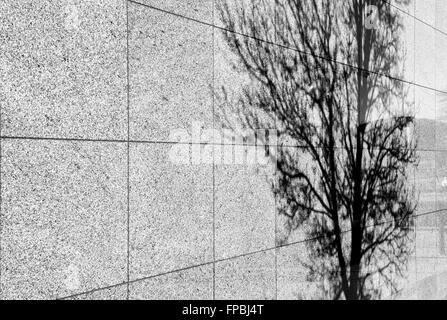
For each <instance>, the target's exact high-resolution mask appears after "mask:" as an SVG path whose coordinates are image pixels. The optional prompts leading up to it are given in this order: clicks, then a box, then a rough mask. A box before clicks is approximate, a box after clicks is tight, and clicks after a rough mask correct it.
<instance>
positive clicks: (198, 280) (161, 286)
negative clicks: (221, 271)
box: [129, 264, 213, 300]
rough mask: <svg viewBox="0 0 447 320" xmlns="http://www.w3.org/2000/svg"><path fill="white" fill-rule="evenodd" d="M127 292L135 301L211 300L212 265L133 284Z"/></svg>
mask: <svg viewBox="0 0 447 320" xmlns="http://www.w3.org/2000/svg"><path fill="white" fill-rule="evenodd" d="M129 290H130V298H131V299H136V300H165V299H166V300H212V299H213V265H212V264H208V265H204V266H201V267H197V268H191V269H187V270H182V271H179V272H173V273H169V274H165V275H160V276H158V277H154V278H150V279H145V280H141V281H138V282H134V283H131V284H130V289H129Z"/></svg>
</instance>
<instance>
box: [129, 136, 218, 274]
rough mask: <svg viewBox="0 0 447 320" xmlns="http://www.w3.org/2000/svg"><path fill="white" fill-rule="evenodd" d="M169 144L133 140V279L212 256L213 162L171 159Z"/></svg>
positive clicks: (131, 196)
mask: <svg viewBox="0 0 447 320" xmlns="http://www.w3.org/2000/svg"><path fill="white" fill-rule="evenodd" d="M172 146H173V145H172V144H162V143H160V144H132V145H131V150H130V159H131V160H132V164H131V167H130V212H131V216H130V277H131V279H132V280H135V279H139V278H143V277H148V276H154V275H157V274H161V273H165V272H169V271H174V270H177V269H181V268H186V267H191V266H194V265H198V264H202V263H207V262H210V261H212V259H213V176H212V166H211V165H208V166H197V165H177V164H174V163H171V162H169V158H168V153H169V152H170V150H171V148H172Z"/></svg>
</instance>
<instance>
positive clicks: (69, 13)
mask: <svg viewBox="0 0 447 320" xmlns="http://www.w3.org/2000/svg"><path fill="white" fill-rule="evenodd" d="M215 1H219V0H200V1H198V0H162V1H160V0H158V1H157V0H138V1H137V2H134V1H126V0H97V1H94V0H39V1H31V0H23V1H16V0H3V1H1V2H0V28H1V29H0V46H1V47H0V68H1V69H0V76H1V88H0V104H1V237H0V243H1V248H0V250H1V252H0V257H1V268H0V270H1V274H0V285H1V298H2V299H54V298H69V297H71V298H75V299H127V298H130V299H164V298H171V299H213V298H215V299H225V298H229V299H237V298H243V299H276V298H277V299H294V298H303V297H304V298H305V297H306V295H307V294H308V293H311V292H312V290H314V289H315V288H314V285H313V284H311V283H308V282H307V281H306V278H305V270H304V269H303V268H302V267H301V266H300V262H299V260H300V259H302V258H303V256H304V253H305V250H304V246H305V242H306V241H311V240H307V239H305V238H303V237H302V235H301V234H298V233H297V234H294V235H292V237H291V238H290V239H289V240H288V243H287V245H286V246H281V247H279V246H277V244H278V241H275V238H279V236H280V234H281V232H282V228H283V224H284V221H282V220H281V218H279V217H278V216H277V214H276V206H275V200H274V198H273V195H272V193H271V188H270V183H271V177H272V176H273V174H274V171H272V170H271V166H269V165H265V164H262V165H261V164H251V165H247V164H238V163H235V161H234V160H233V161H225V159H221V158H220V157H221V156H222V157H223V155H225V154H227V153H226V152H227V151H228V150H230V151H229V152H230V153H231V154H232V153H236V152H237V151H235V149H237V148H238V147H240V146H233V145H232V143H231V142H228V141H226V140H224V142H223V145H222V146H218V147H211V148H210V147H209V145H208V146H206V145H203V143H202V142H203V141H201V140H200V139H199V138H198V137H199V135H198V133H197V132H201V130H208V133H209V132H210V131H209V130H211V129H213V128H218V125H217V119H216V114H217V113H218V110H217V109H219V108H226V106H225V105H223V104H221V103H220V102H219V100H218V99H216V97H215V95H214V94H213V91H214V89H215V88H217V87H219V86H220V85H221V84H223V83H224V84H229V85H230V86H231V89H232V93H233V94H235V95H237V93H238V91H239V90H241V89H242V86H243V85H244V84H247V83H248V84H249V82H248V81H249V79H247V77H246V76H245V75H244V74H240V73H238V71H237V70H233V69H232V68H231V59H233V58H234V57H232V56H231V53H230V52H229V50H228V48H227V47H226V44H225V42H224V40H223V38H222V35H221V31H220V30H219V29H216V28H213V24H214V25H220V22H219V21H218V19H217V18H216V16H217V15H216V14H215V5H216V4H215V3H214V2H215ZM395 10H398V9H397V8H395ZM405 11H408V12H402V14H403V15H405V17H406V18H405V23H406V24H405V25H406V29H405V30H406V33H405V39H406V45H407V50H408V55H407V59H408V61H405V63H406V65H407V66H408V67H407V72H406V73H405V77H406V78H405V79H400V80H402V81H407V85H408V86H409V87H410V88H411V91H412V92H413V97H414V98H415V102H416V104H415V105H416V108H419V109H417V112H419V113H418V118H421V119H431V120H433V121H435V122H434V123H436V125H438V122H436V121H440V120H447V116H446V114H443V113H442V112H441V110H444V109H446V110H447V108H446V107H447V105H446V101H447V98H444V92H447V81H446V80H447V76H446V75H445V74H446V73H445V72H446V71H447V59H445V52H446V49H447V22H446V21H447V19H446V18H447V3H445V1H443V0H431V1H427V0H417V1H416V4H415V5H412V6H410V8H405ZM414 17H416V18H414ZM241 36H243V35H241ZM272 45H276V44H272ZM400 80H399V81H400ZM436 125H435V126H434V127H432V131H430V132H423V133H418V134H419V135H421V136H423V137H424V139H425V138H426V139H432V140H430V141H428V142H427V143H426V145H428V146H430V148H424V149H421V150H419V153H420V156H421V159H422V161H421V165H420V166H419V168H418V170H417V171H416V172H415V174H414V176H415V184H416V186H418V187H419V189H420V193H421V205H420V208H419V212H418V214H421V217H420V218H418V223H417V229H416V233H415V239H416V244H417V245H416V256H415V257H414V258H412V266H411V268H410V272H409V278H408V280H407V283H405V284H404V287H409V288H410V287H411V288H413V287H415V286H416V287H417V288H421V289H420V290H419V289H418V290H416V291H414V290H410V291H411V292H412V293H414V292H420V293H417V294H416V295H417V297H425V296H429V297H432V296H439V295H443V294H444V296H447V293H444V292H443V291H442V290H444V289H445V288H444V289H442V288H441V286H440V285H439V284H440V283H441V282H442V281H434V282H433V280H429V281H428V282H427V281H425V280H424V279H432V277H431V276H434V275H436V276H438V275H440V274H442V271H444V270H447V259H446V258H445V256H442V255H441V252H440V250H439V247H440V244H439V237H438V231H439V228H437V227H438V226H439V223H438V222H429V221H428V220H427V219H428V218H429V217H430V218H431V219H440V217H441V216H442V215H444V214H445V213H444V211H439V212H437V213H433V212H434V211H437V210H443V209H446V210H447V201H445V202H444V197H445V199H446V200H447V197H446V194H445V193H446V190H447V188H445V187H444V186H443V184H442V182H443V178H444V175H445V176H447V171H446V170H444V164H443V163H447V161H445V159H447V154H445V153H446V152H447V149H446V148H447V145H444V144H445V143H444V142H445V141H446V140H445V138H444V137H443V136H441V135H439V134H437V133H436V132H437V131H436ZM211 132H212V131H211ZM427 137H428V138H427ZM275 147H276V146H275ZM225 150H227V151H225ZM197 155H199V158H197ZM236 162H237V161H236ZM445 167H447V165H446V166H445ZM436 221H439V220H436ZM430 281H431V282H430ZM427 283H429V284H428V285H427ZM427 286H428V288H429V289H426V288H427ZM434 290H436V291H434Z"/></svg>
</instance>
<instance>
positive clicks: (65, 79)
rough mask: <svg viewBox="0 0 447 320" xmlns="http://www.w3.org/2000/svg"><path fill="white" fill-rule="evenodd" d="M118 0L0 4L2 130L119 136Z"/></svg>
mask: <svg viewBox="0 0 447 320" xmlns="http://www.w3.org/2000/svg"><path fill="white" fill-rule="evenodd" d="M125 9H126V8H125V2H124V1H122V0H107V1H94V0H85V1H79V0H72V1H70V0H63V1H54V0H43V1H31V0H26V1H25V0H24V1H13V0H5V1H2V2H1V3H0V17H1V21H2V23H1V24H0V34H1V38H0V39H1V41H0V52H1V53H0V55H1V56H0V59H1V63H0V76H1V82H2V86H1V87H0V104H1V105H2V108H1V126H2V135H7V136H25V137H28V136H32V137H54V138H88V139H124V138H125V137H126V135H127V134H126V130H127V129H126V127H127V125H126V122H127V121H126V10H125Z"/></svg>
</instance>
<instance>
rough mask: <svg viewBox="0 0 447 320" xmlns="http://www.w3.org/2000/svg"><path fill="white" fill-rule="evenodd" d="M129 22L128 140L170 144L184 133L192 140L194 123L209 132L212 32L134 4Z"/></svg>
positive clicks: (190, 22)
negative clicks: (177, 133) (174, 134)
mask: <svg viewBox="0 0 447 320" xmlns="http://www.w3.org/2000/svg"><path fill="white" fill-rule="evenodd" d="M129 19H130V35H129V37H130V43H129V46H130V47H129V49H130V57H129V58H130V89H131V91H130V99H131V100H130V129H131V133H130V136H131V138H132V139H133V140H149V141H157V142H166V141H169V142H172V141H173V140H172V138H170V134H171V132H172V130H176V129H186V130H188V132H189V133H190V134H191V139H192V138H193V137H192V132H191V130H192V125H193V122H194V121H196V122H202V126H203V127H204V128H207V129H212V128H213V117H212V111H213V106H212V83H213V82H212V79H213V37H212V28H211V27H210V26H204V25H201V24H198V23H196V22H194V21H190V20H187V19H184V18H181V17H177V16H174V15H172V14H168V13H164V12H159V11H154V10H150V9H147V8H145V7H142V6H138V5H134V4H131V5H130V12H129ZM194 138H196V139H195V141H194V142H200V140H199V137H196V136H194ZM174 141H175V140H174ZM190 142H191V140H190Z"/></svg>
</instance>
